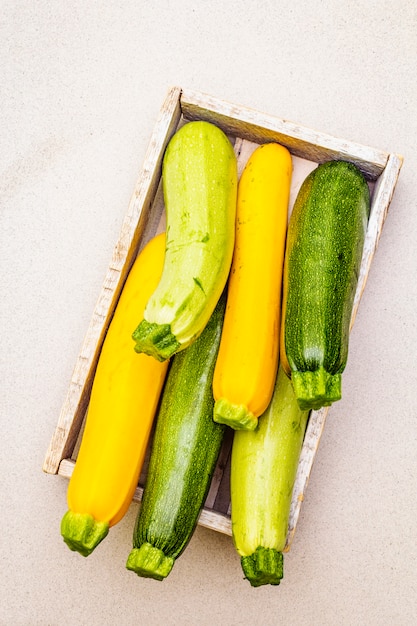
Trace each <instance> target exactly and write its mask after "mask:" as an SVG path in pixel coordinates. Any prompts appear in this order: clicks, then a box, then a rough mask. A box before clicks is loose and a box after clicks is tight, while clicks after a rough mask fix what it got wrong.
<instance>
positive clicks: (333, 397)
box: [291, 367, 342, 411]
mask: <svg viewBox="0 0 417 626" xmlns="http://www.w3.org/2000/svg"><path fill="white" fill-rule="evenodd" d="M291 380H292V383H293V387H294V393H295V395H296V397H297V402H298V405H299V407H300V409H301V410H302V411H308V410H310V409H314V410H317V409H320V408H321V407H322V406H330V405H331V404H332V403H333V402H336V401H337V400H340V398H341V397H342V375H341V374H329V373H328V372H326V370H325V369H324V367H319V369H317V370H316V371H315V372H309V371H307V372H297V371H296V372H292V374H291Z"/></svg>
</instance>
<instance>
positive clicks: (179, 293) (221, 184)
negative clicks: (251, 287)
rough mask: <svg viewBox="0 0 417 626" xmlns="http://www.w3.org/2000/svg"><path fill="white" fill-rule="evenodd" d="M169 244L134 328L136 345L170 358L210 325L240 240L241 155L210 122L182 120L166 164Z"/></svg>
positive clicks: (160, 357) (164, 168)
mask: <svg viewBox="0 0 417 626" xmlns="http://www.w3.org/2000/svg"><path fill="white" fill-rule="evenodd" d="M162 185H163V192H164V201H165V209H166V219H167V227H166V251H165V263H164V267H163V271H162V276H161V280H160V282H159V284H158V286H157V288H156V289H155V291H154V293H153V294H152V296H151V297H150V298H149V301H148V303H147V305H146V308H145V312H144V316H143V320H142V321H140V323H139V325H138V326H137V328H136V329H135V330H134V332H133V339H134V341H135V346H134V349H135V350H136V352H144V353H145V354H149V355H151V356H153V357H155V358H156V359H158V360H160V361H163V360H166V359H169V358H170V357H171V356H172V355H173V354H175V353H177V352H179V351H181V350H183V349H184V348H186V347H187V346H189V345H190V344H191V343H192V342H193V341H194V340H195V338H196V337H198V335H199V334H200V333H201V332H202V330H203V328H204V327H205V325H206V324H207V322H208V320H209V318H210V316H211V314H212V313H213V311H214V308H215V306H216V303H217V301H218V299H219V297H220V294H221V293H222V291H223V289H224V287H225V285H226V281H227V277H228V275H229V271H230V266H231V262H232V255H233V247H234V240H235V216H236V195H237V161H236V156H235V153H234V151H233V146H232V144H231V142H230V141H229V139H228V137H227V136H226V135H225V133H224V132H223V131H222V130H221V129H220V128H218V127H217V126H215V125H214V124H211V123H210V122H205V121H201V120H199V121H194V122H188V123H187V124H185V125H184V126H182V127H181V128H180V129H179V130H178V131H177V132H176V133H175V134H174V136H173V137H172V139H171V141H170V142H169V144H168V146H167V149H166V152H165V155H164V159H163V166H162Z"/></svg>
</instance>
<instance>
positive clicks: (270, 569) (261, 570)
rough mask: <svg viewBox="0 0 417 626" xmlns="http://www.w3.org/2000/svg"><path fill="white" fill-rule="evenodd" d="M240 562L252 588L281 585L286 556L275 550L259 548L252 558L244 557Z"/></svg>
mask: <svg viewBox="0 0 417 626" xmlns="http://www.w3.org/2000/svg"><path fill="white" fill-rule="evenodd" d="M240 562H241V565H242V569H243V573H244V574H245V578H246V579H247V580H248V581H249V582H250V584H251V585H252V587H260V586H261V585H279V584H280V582H281V579H282V578H283V576H284V556H283V554H282V552H278V550H275V549H274V548H264V547H262V546H259V547H258V548H256V550H255V552H254V553H253V554H251V555H250V556H242V558H241V559H240Z"/></svg>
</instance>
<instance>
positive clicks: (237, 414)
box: [213, 398, 258, 430]
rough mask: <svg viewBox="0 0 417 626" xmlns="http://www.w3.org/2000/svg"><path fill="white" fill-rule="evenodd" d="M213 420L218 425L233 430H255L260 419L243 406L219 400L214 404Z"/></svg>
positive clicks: (223, 399)
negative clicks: (224, 425)
mask: <svg viewBox="0 0 417 626" xmlns="http://www.w3.org/2000/svg"><path fill="white" fill-rule="evenodd" d="M213 419H214V421H215V422H217V423H218V424H226V426H230V428H233V430H255V428H256V427H257V426H258V418H257V417H255V415H254V414H253V413H251V412H250V411H249V410H248V409H247V408H246V407H245V406H244V405H243V404H232V403H231V402H229V401H228V400H226V399H225V398H219V399H218V400H216V402H215V404H214V410H213Z"/></svg>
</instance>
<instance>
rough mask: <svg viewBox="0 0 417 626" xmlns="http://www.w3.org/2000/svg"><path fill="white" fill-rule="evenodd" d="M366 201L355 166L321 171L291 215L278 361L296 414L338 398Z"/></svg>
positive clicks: (335, 166)
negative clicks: (288, 382) (293, 396)
mask: <svg viewBox="0 0 417 626" xmlns="http://www.w3.org/2000/svg"><path fill="white" fill-rule="evenodd" d="M369 209H370V197H369V188H368V185H367V182H366V180H365V178H364V177H363V175H362V174H361V172H360V171H359V170H358V168H357V167H356V166H355V165H353V164H352V163H347V162H344V161H330V162H327V163H324V164H322V165H319V166H318V167H317V168H316V169H315V170H313V171H312V172H311V173H310V174H309V175H308V176H307V178H306V179H305V181H304V182H303V184H302V186H301V188H300V191H299V193H298V196H297V198H296V201H295V205H294V209H293V211H292V214H291V218H290V222H289V226H288V234H287V244H286V253H285V265H284V284H283V316H282V336H281V342H280V343H281V362H282V364H283V366H284V368H285V370H286V372H287V374H288V375H289V376H291V379H292V381H293V386H294V391H295V394H296V397H297V400H298V402H299V405H300V408H301V409H319V408H320V407H322V406H329V405H330V404H332V403H333V402H335V401H336V400H339V399H340V398H341V394H342V391H341V384H342V383H341V374H342V372H343V371H344V369H345V366H346V362H347V356H348V343H349V325H350V319H351V314H352V307H353V300H354V296H355V291H356V286H357V281H358V275H359V270H360V263H361V258H362V251H363V246H364V240H365V233H366V228H367V223H368V218H369Z"/></svg>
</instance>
